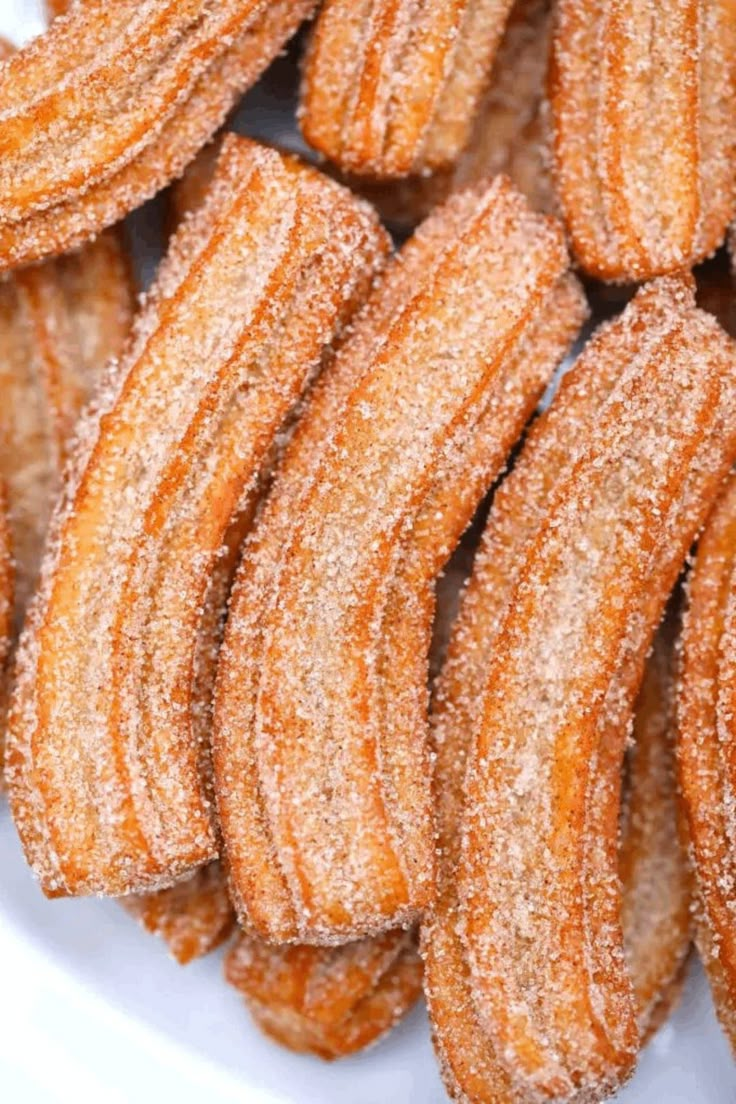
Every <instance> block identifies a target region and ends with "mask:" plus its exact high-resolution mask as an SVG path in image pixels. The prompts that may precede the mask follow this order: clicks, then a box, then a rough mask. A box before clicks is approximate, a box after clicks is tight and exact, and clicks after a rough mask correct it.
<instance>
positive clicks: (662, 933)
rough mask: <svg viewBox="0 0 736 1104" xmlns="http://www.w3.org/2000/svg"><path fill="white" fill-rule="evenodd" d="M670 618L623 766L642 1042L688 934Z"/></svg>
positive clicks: (627, 893)
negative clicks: (678, 795)
mask: <svg viewBox="0 0 736 1104" xmlns="http://www.w3.org/2000/svg"><path fill="white" fill-rule="evenodd" d="M675 621H676V617H675V616H674V615H673V616H670V617H668V618H667V619H666V620H665V621H664V622H663V623H662V625H661V626H660V629H659V632H658V633H657V635H656V637H655V639H654V644H653V647H652V652H651V655H650V656H649V659H648V660H647V666H646V670H645V672H644V679H643V681H642V684H641V689H640V690H639V696H638V698H637V701H636V706H635V707H634V723H633V729H632V733H631V743H630V746H629V748H628V750H627V756H626V762H625V768H624V791H623V800H622V806H623V809H622V825H621V846H620V852H619V870H620V875H621V884H622V910H621V925H622V927H623V933H624V952H625V956H626V965H627V968H628V971H629V974H630V976H631V980H632V984H633V987H634V1000H635V1002H636V1007H637V1016H638V1021H639V1031H640V1033H641V1036H642V1039H643V1040H646V1038H648V1037H649V1035H651V1034H652V1033H653V1032H654V1031H656V1030H657V1028H658V1027H659V1026H660V1024H661V1023H662V1022H663V1021H664V1019H666V1017H667V1016H668V1015H669V1013H670V1011H671V1009H672V1006H673V1004H674V1003H675V1002H676V1001H677V999H678V998H679V995H680V991H681V989H682V983H683V980H684V976H685V970H686V966H687V961H688V955H689V952H690V946H691V943H692V936H693V930H692V886H691V877H690V869H689V865H688V861H687V853H686V848H685V845H684V841H683V840H682V838H681V835H680V833H679V832H678V821H677V785H676V778H675V701H676V671H675V633H676V629H677V626H676V624H675Z"/></svg>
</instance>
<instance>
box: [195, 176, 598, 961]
mask: <svg viewBox="0 0 736 1104" xmlns="http://www.w3.org/2000/svg"><path fill="white" fill-rule="evenodd" d="M565 268H566V256H565V251H564V246H563V243H562V240H561V237H560V235H559V229H558V227H557V225H556V224H555V223H554V222H553V221H551V220H547V219H544V218H542V217H540V216H535V215H533V214H532V213H531V211H530V210H529V209H528V207H527V206H526V204H525V203H524V202H523V200H522V199H521V197H520V196H518V194H517V193H515V192H514V191H513V190H512V188H511V187H510V185H509V184H508V182H506V181H504V180H503V179H501V178H499V179H498V180H497V181H496V182H494V184H492V185H491V186H490V187H489V188H487V189H486V190H485V191H484V192H482V193H480V194H474V193H467V194H466V195H463V196H459V197H456V198H454V199H453V200H452V201H450V203H449V204H448V205H447V206H446V207H444V208H443V209H442V210H441V211H439V212H438V213H437V214H436V215H435V216H433V217H432V218H431V219H430V220H429V221H428V222H427V223H426V224H425V225H424V226H423V227H422V228H421V229H420V231H419V232H418V234H417V236H416V237H415V238H414V239H412V241H411V242H410V243H408V245H407V246H406V247H405V248H404V250H403V251H402V253H401V254H400V255H399V257H398V258H397V261H396V262H395V263H394V265H393V266H392V268H391V269H390V272H389V274H388V275H387V276H386V278H385V279H384V281H383V283H382V285H381V286H380V287H379V289H378V290H377V291H376V293H375V294H374V296H373V298H372V300H371V301H370V303H369V304H368V306H367V308H366V310H365V311H364V313H363V315H362V316H361V318H360V320H359V322H358V324H357V325H356V328H355V332H354V334H353V335H352V337H351V338H350V339H349V340H348V341H347V342H346V344H345V346H344V347H343V348H342V349H341V350H340V352H339V354H338V356H337V358H336V361H335V364H334V365H333V367H332V368H331V370H330V373H329V376H328V377H327V381H326V385H325V386H324V387H323V388H322V389H321V390H320V391H319V393H318V395H317V396H316V397H315V399H314V400H313V402H312V403H311V404H310V405H309V406H308V408H307V410H306V412H305V414H304V416H303V418H302V420H301V422H300V425H299V428H298V430H297V433H296V436H295V438H294V442H293V444H292V445H291V446H290V448H289V449H288V450H287V454H286V457H285V460H284V462H283V465H282V469H281V471H280V472H279V473H278V474H277V477H276V480H275V483H274V487H273V490H272V491H271V494H270V496H269V499H268V500H267V503H266V507H265V509H264V511H263V514H262V516H261V518H260V520H259V523H258V524H257V526H256V528H255V531H254V535H253V538H252V540H251V541H249V542H248V544H247V546H246V549H245V553H244V557H243V562H242V565H241V569H240V573H239V578H238V580H237V583H236V587H235V590H234V594H233V598H232V603H231V612H230V617H229V619H228V625H227V631H226V638H225V643H224V646H223V651H222V653H221V660H220V669H219V672H218V692H217V697H216V709H215V720H216V724H215V770H216V784H217V797H218V808H219V812H220V818H221V822H222V828H223V833H224V838H225V843H226V849H227V855H228V866H229V871H230V879H231V889H232V890H233V892H234V895H235V899H236V904H237V907H238V908H239V910H240V911H241V912H242V915H243V918H244V920H245V921H246V923H247V924H248V925H249V926H252V927H253V928H254V929H255V930H257V931H258V932H260V933H261V934H263V935H264V936H265V937H267V938H269V939H272V940H274V941H286V940H306V941H309V942H320V941H327V942H330V941H348V940H350V939H351V938H358V937H359V936H361V935H363V934H367V933H368V932H370V931H378V930H383V929H385V928H386V927H388V926H391V925H392V924H394V923H398V922H402V921H403V920H406V919H409V918H411V917H413V916H414V915H415V914H416V912H417V911H418V910H419V909H421V908H422V907H423V906H424V904H425V903H426V901H427V899H428V896H429V894H430V893H431V889H432V878H433V845H432V832H431V809H430V805H429V801H430V798H429V787H428V779H427V771H428V762H427V751H426V746H425V740H424V738H423V735H422V733H423V730H424V728H425V727H426V655H427V649H428V636H429V631H430V628H431V618H432V612H433V611H432V605H433V604H432V588H433V581H434V577H435V575H436V574H437V571H438V570H439V568H440V567H441V565H442V562H443V560H444V559H446V558H447V556H448V555H449V553H450V551H451V550H452V547H453V544H454V543H455V541H456V540H457V538H458V537H459V535H460V533H461V532H462V530H463V528H464V526H465V525H466V524H467V522H468V520H469V519H470V517H471V516H472V512H473V510H474V507H475V504H476V502H477V499H478V497H479V496H480V495H481V494H482V493H483V491H484V489H485V488H486V487H487V486H488V485H490V483H491V482H492V479H493V476H494V474H495V472H497V471H498V470H499V468H500V467H501V465H502V464H503V463H504V460H505V457H506V455H507V453H508V450H509V449H510V447H511V446H512V444H513V442H514V440H515V438H516V437H517V436H518V433H519V431H520V429H521V428H522V426H523V424H524V422H525V420H526V418H527V417H528V415H529V413H530V412H531V411H532V410H533V408H534V405H535V404H536V402H537V399H538V396H539V394H540V392H541V390H542V389H543V387H544V384H545V382H546V380H547V379H548V378H549V375H550V373H551V371H552V369H553V367H554V365H555V363H557V361H558V360H559V358H560V357H561V356H562V355H563V354H564V351H565V349H566V347H567V344H568V342H569V341H570V340H571V338H572V336H573V335H574V333H575V331H576V329H577V327H578V325H579V323H580V320H581V318H582V314H583V307H582V302H581V297H580V293H579V291H578V290H577V288H576V287H575V286H574V285H573V284H571V283H570V278H569V277H568V276H566V275H565ZM501 293H502V294H501ZM547 331H548V334H549V336H548V335H547ZM449 335H451V337H450V338H449V340H448V336H449ZM537 343H540V348H541V349H542V350H543V351H541V352H538V353H537V351H536V350H537ZM410 606H411V607H412V608H411V609H410V608H409V607H410ZM417 607H418V609H419V611H420V612H419V615H418V618H417V617H416V615H415V613H414V609H416V608H417ZM405 614H406V616H407V617H409V618H411V619H412V624H413V626H415V627H412V629H411V631H412V633H414V634H415V635H413V637H412V639H413V641H414V642H415V647H416V649H417V650H415V651H414V653H413V654H411V657H410V662H409V667H408V668H406V667H405V666H404V664H405V662H406V661H407V657H406V654H405V650H402V649H403V643H402V640H403V639H405V637H402V633H401V631H400V625H399V621H400V619H401V617H403V616H404V615H405ZM397 649H398V650H397ZM394 671H396V672H397V674H398V676H399V681H400V683H401V686H400V687H399V688H396V687H393V686H392V685H391V680H392V672H394ZM402 672H403V673H404V675H405V677H404V678H403V679H402V678H401V677H400V676H401V674H402ZM398 689H400V690H401V698H402V700H399V698H398V696H397V690H398ZM407 708H408V715H409V716H410V717H411V718H412V723H411V724H410V725H409V726H408V727H406V726H405V725H404V724H403V723H394V720H395V714H394V712H393V711H394V710H398V712H399V714H400V715H401V716H406V715H407V713H406V712H404V710H405V709H407ZM417 719H418V722H419V724H420V728H419V730H417V728H416V727H415V723H414V722H415V720H417Z"/></svg>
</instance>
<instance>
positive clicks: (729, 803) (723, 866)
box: [677, 476, 736, 1049]
mask: <svg viewBox="0 0 736 1104" xmlns="http://www.w3.org/2000/svg"><path fill="white" fill-rule="evenodd" d="M735 563H736V477H734V476H732V477H731V478H730V480H729V481H728V484H727V486H726V487H725V488H724V491H723V494H722V495H721V497H720V499H719V500H718V502H717V503H716V506H715V507H714V509H713V512H712V514H711V516H710V518H709V520H708V524H707V526H706V528H705V531H704V533H703V535H702V537H701V539H700V543H699V545H698V551H697V556H696V558H695V564H694V566H693V570H692V572H691V574H690V578H689V581H688V604H687V610H686V613H685V617H684V623H683V630H682V639H681V652H680V692H679V698H678V707H677V723H678V746H677V760H678V772H679V783H680V791H681V794H682V808H683V814H684V824H685V827H686V831H687V836H688V840H689V846H690V857H691V861H692V865H693V870H694V872H695V882H696V895H697V900H698V907H697V912H696V923H697V944H698V949H699V951H700V954H701V957H702V959H703V962H704V964H705V968H706V970H707V973H708V977H709V980H710V983H711V988H712V990H713V997H714V1000H715V1004H716V1011H717V1012H718V1017H719V1019H720V1022H721V1026H722V1027H723V1030H724V1031H725V1033H726V1035H727V1037H728V1039H729V1041H730V1043H731V1046H732V1047H733V1048H734V1049H736V939H735V938H734V924H733V911H734V893H733V888H732V887H733V865H734V864H733V824H732V813H731V811H730V810H731V809H732V807H733V798H732V793H733V784H734V770H733V753H732V752H731V750H730V749H731V748H732V747H733V717H734V714H733V701H732V699H733V683H734V669H733V664H734V639H735V637H734V617H735V613H734V564H735Z"/></svg>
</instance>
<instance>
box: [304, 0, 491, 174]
mask: <svg viewBox="0 0 736 1104" xmlns="http://www.w3.org/2000/svg"><path fill="white" fill-rule="evenodd" d="M511 3H512V0H449V2H448V0H429V2H428V3H423V4H418V3H416V2H415V0H359V2H357V3H356V2H354V0H327V2H326V3H325V4H323V6H322V9H321V12H320V15H319V18H318V20H317V23H316V25H315V28H314V31H313V33H312V37H311V40H310V44H309V49H308V53H307V57H306V61H305V65H304V80H303V85H302V99H301V106H300V113H299V114H300V122H301V127H302V132H303V134H304V137H305V138H306V140H307V141H308V142H309V143H310V145H312V146H314V148H315V149H318V150H319V151H320V152H321V153H323V154H325V156H326V157H328V158H329V159H330V160H331V161H334V162H335V163H336V164H337V165H339V167H340V168H341V169H342V170H343V171H344V172H350V173H355V174H357V175H363V176H373V177H379V178H380V177H384V178H386V177H387V178H391V177H401V176H407V175H409V174H410V173H415V172H419V171H422V170H429V169H437V168H440V167H442V166H446V165H449V164H451V163H452V162H453V161H454V160H455V159H456V157H457V156H458V154H459V153H460V151H461V150H462V149H463V147H464V146H465V145H466V144H467V141H468V138H469V136H470V130H471V127H472V122H473V119H474V116H475V113H476V109H477V106H478V103H479V101H480V99H481V97H482V95H483V92H484V91H485V88H486V87H487V84H488V81H489V79H490V73H491V66H492V63H493V57H494V55H495V52H496V49H497V46H498V42H499V40H500V37H501V34H502V32H503V28H504V25H505V22H506V19H507V16H508V13H509V9H510V8H511Z"/></svg>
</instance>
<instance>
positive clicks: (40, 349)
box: [0, 230, 134, 778]
mask: <svg viewBox="0 0 736 1104" xmlns="http://www.w3.org/2000/svg"><path fill="white" fill-rule="evenodd" d="M133 301H134V295H133V282H132V278H131V272H130V266H129V263H128V257H127V253H126V250H125V248H124V245H123V241H122V237H121V235H120V233H119V232H116V231H113V230H110V231H106V232H105V233H104V234H102V235H100V237H99V238H98V239H97V241H95V242H92V243H90V244H89V245H87V246H85V247H84V248H83V249H81V250H80V251H79V252H78V253H76V254H71V255H69V256H67V257H60V258H58V259H57V260H55V261H49V262H47V263H46V264H44V265H41V266H39V267H36V268H28V269H25V270H23V271H22V272H18V273H16V274H15V275H13V276H8V277H6V279H5V280H3V281H2V282H0V345H1V346H2V354H0V391H1V392H2V396H3V402H2V408H1V409H0V484H2V485H3V486H4V489H5V495H4V498H5V500H6V505H7V510H8V525H9V534H10V535H9V541H10V544H11V545H12V552H13V560H14V568H13V579H14V593H13V603H12V611H11V614H12V616H11V620H12V631H11V635H10V640H11V653H12V652H13V651H14V648H15V644H16V643H17V639H18V634H19V632H20V629H21V627H22V625H23V621H24V619H25V614H26V609H27V606H28V602H29V599H30V597H31V595H32V593H33V591H34V588H35V586H36V582H37V578H38V569H39V564H40V559H41V553H42V550H43V546H44V543H45V540H46V529H47V526H48V521H49V517H50V513H51V508H52V505H53V502H54V499H55V497H56V495H57V493H58V490H59V487H60V485H61V475H62V471H63V468H64V465H65V463H66V460H67V454H68V449H69V443H70V439H71V436H72V431H73V428H74V425H75V423H76V420H77V417H78V415H79V413H80V410H81V409H82V407H83V405H84V404H85V403H86V402H87V400H88V399H89V397H90V395H91V394H92V391H93V390H94V388H95V386H96V384H97V383H98V382H99V380H100V378H101V376H102V371H103V368H104V366H105V364H106V362H107V361H108V360H109V359H110V358H111V357H116V356H119V355H120V353H121V352H122V349H123V346H124V343H125V341H126V340H127V337H128V333H129V331H130V326H131V322H132V316H133ZM11 658H12V656H11V655H10V654H9V655H6V657H5V662H6V663H8V664H10V660H11ZM7 689H8V686H7V680H6V684H5V690H4V691H3V692H2V693H0V757H2V756H3V752H4V743H5V726H6V720H7V708H8V699H7ZM0 778H1V772H0Z"/></svg>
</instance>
